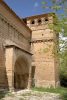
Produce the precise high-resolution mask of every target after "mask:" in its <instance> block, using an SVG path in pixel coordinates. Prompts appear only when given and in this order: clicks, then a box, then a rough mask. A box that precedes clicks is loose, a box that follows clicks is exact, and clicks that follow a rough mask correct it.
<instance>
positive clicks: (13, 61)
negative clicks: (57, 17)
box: [6, 45, 31, 89]
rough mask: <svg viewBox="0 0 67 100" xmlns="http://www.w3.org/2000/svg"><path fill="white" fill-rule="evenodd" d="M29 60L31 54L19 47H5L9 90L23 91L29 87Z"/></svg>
mask: <svg viewBox="0 0 67 100" xmlns="http://www.w3.org/2000/svg"><path fill="white" fill-rule="evenodd" d="M30 58H31V54H30V53H28V52H26V51H24V50H22V49H21V48H19V47H16V46H14V45H13V46H6V71H7V78H8V84H9V89H25V88H29V87H30V84H31V83H30V69H31V59H30ZM8 62H9V63H8ZM9 65H10V67H9Z"/></svg>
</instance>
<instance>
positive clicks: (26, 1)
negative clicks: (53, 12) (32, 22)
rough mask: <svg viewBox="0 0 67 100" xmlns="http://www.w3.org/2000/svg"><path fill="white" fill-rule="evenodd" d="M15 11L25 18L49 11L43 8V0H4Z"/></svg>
mask: <svg viewBox="0 0 67 100" xmlns="http://www.w3.org/2000/svg"><path fill="white" fill-rule="evenodd" d="M4 1H5V2H6V3H7V4H8V5H9V6H10V8H12V9H13V10H14V11H15V13H16V14H17V15H18V16H19V17H21V18H23V17H27V16H32V15H38V14H42V13H46V12H49V11H48V10H47V11H44V10H43V8H42V4H41V2H42V0H4Z"/></svg>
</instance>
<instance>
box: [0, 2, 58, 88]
mask: <svg viewBox="0 0 67 100" xmlns="http://www.w3.org/2000/svg"><path fill="white" fill-rule="evenodd" d="M24 20H26V22H27V25H26V23H25V22H24ZM24 20H23V19H22V20H21V19H20V18H19V17H18V16H17V15H16V14H15V13H14V12H13V11H12V10H11V9H10V8H9V7H8V6H7V5H6V3H5V2H4V1H0V88H8V89H13V88H16V89H24V88H30V87H31V85H32V86H33V85H35V86H36V87H50V86H54V87H56V86H58V84H59V76H58V59H57V57H56V56H55V54H54V53H53V52H54V47H56V42H57V35H56V34H55V32H54V30H51V29H49V27H48V23H50V24H53V16H51V15H50V14H44V15H39V16H33V17H28V18H26V19H24ZM31 33H32V34H31ZM55 51H57V49H55ZM32 53H33V56H32ZM31 57H32V58H31ZM31 62H32V66H31Z"/></svg>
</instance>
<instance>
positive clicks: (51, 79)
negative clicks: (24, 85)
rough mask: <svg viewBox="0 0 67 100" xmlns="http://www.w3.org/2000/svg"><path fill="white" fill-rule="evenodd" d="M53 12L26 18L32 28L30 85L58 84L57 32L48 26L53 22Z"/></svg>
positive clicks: (46, 85)
mask: <svg viewBox="0 0 67 100" xmlns="http://www.w3.org/2000/svg"><path fill="white" fill-rule="evenodd" d="M54 17H55V14H42V15H36V16H31V17H27V18H26V23H27V25H28V26H29V28H30V29H31V30H32V39H31V51H32V53H33V56H32V67H31V79H32V85H35V86H36V87H52V86H53V87H57V86H59V76H58V64H59V63H58V57H57V55H56V54H57V47H58V44H57V43H58V41H57V40H58V34H57V33H56V32H55V31H54V30H53V29H51V28H50V26H51V25H53V23H54Z"/></svg>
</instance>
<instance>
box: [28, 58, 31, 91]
mask: <svg viewBox="0 0 67 100" xmlns="http://www.w3.org/2000/svg"><path fill="white" fill-rule="evenodd" d="M30 59H32V58H30ZM31 66H32V65H31V60H30V64H29V79H28V87H27V88H28V89H30V88H31V82H32V79H31V68H32V67H31Z"/></svg>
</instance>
